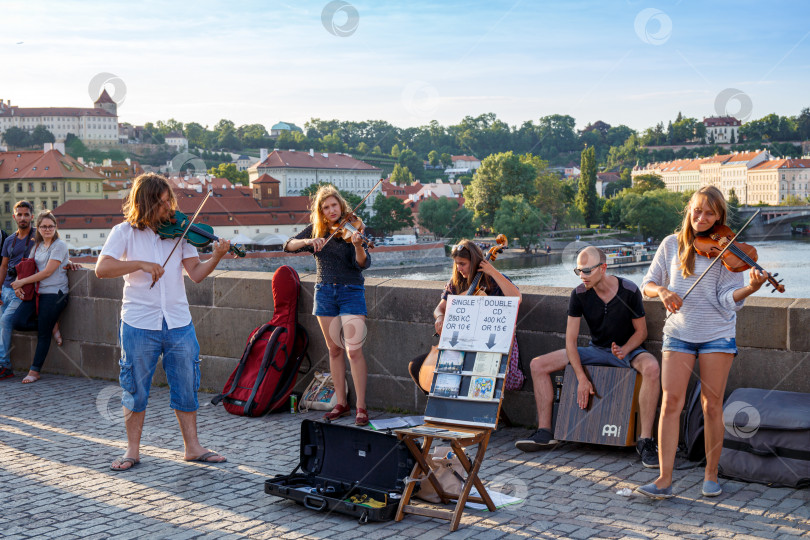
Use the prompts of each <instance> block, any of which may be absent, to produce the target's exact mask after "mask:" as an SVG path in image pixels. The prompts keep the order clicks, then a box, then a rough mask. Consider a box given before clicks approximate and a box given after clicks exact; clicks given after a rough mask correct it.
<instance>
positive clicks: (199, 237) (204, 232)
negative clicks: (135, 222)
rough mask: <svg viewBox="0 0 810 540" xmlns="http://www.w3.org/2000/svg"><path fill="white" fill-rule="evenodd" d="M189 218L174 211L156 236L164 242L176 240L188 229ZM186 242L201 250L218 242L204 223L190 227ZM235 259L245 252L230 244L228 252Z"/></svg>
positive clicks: (162, 224) (216, 237) (212, 229)
mask: <svg viewBox="0 0 810 540" xmlns="http://www.w3.org/2000/svg"><path fill="white" fill-rule="evenodd" d="M188 223H189V217H188V216H187V215H185V214H184V213H183V212H181V211H180V210H175V211H174V213H173V214H172V217H171V218H169V221H166V222H164V223H161V224H160V227H159V228H158V230H157V233H158V236H160V237H161V238H163V239H164V240H168V239H171V238H178V237H180V236H182V235H183V231H185V230H186V227H188ZM186 241H187V242H188V243H189V244H191V245H192V246H194V247H198V248H202V247H205V246H207V245H208V244H210V243H211V242H218V241H219V237H218V236H216V235H215V234H214V228H213V227H211V226H210V225H206V224H205V223H201V224H199V225H192V226H191V227H189V229H188V233H187V234H186ZM228 251H229V252H231V253H233V254H234V255H236V256H237V257H244V256H245V251H244V250H243V249H242V248H240V247H239V246H237V245H234V244H231V248H230V249H229V250H228Z"/></svg>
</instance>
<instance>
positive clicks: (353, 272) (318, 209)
mask: <svg viewBox="0 0 810 540" xmlns="http://www.w3.org/2000/svg"><path fill="white" fill-rule="evenodd" d="M349 212H351V208H349V205H348V204H347V203H346V201H345V200H344V199H343V197H341V196H340V193H339V192H338V190H337V188H335V186H332V185H325V186H321V188H320V189H318V192H317V193H316V194H315V196H314V197H313V199H312V208H311V214H310V221H311V222H312V223H311V224H310V225H309V226H307V227H306V228H305V229H304V230H303V231H301V232H300V233H298V234H297V235H295V236H294V237H292V238H290V239H289V240H287V241H286V242H285V243H284V251H290V252H294V253H297V252H299V251H309V252H311V253H313V254H314V255H315V265H316V269H317V283H316V284H315V302H314V305H313V310H312V314H313V315H315V316H316V317H317V318H318V324H320V326H321V331H322V332H323V337H324V339H325V340H326V347H327V348H328V349H329V369H330V371H331V372H332V380H333V381H334V383H335V391H336V393H337V405H335V408H334V409H332V410H331V411H330V412H328V413H326V414H325V415H324V418H326V419H329V420H335V419H337V418H340V417H342V416H346V415H348V414H350V413H351V409H350V408H349V404H348V396H346V362H345V360H344V359H343V351H344V349H345V351H346V355H347V356H348V357H349V365H350V366H351V370H352V381H353V382H354V390H355V393H356V395H357V403H356V406H357V415H356V417H355V424H357V425H358V426H365V425H367V424H368V411H367V410H366V380H367V378H368V370H367V368H366V359H365V357H364V356H363V341H364V340H365V336H366V314H367V311H366V296H365V287H364V286H363V283H364V280H363V273H362V272H363V270H365V269H366V268H368V267H369V265H370V264H371V256H370V255H369V253H368V250H367V249H366V248H365V246H364V245H363V242H364V237H363V236H362V231H363V229H362V225H361V228H360V230H359V232H354V233H352V234H351V236H348V235H346V236H340V235H337V234H336V235H334V236H331V235H332V233H333V232H335V231H334V230H335V229H336V228H337V227H338V225H339V224H340V222H341V219H342V218H343V217H344V216H345V215H347V214H348V213H349ZM330 236H331V238H330ZM346 237H348V238H349V241H346V240H344V238H346ZM327 240H328V241H327Z"/></svg>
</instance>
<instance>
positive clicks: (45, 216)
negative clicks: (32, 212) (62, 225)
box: [34, 210, 59, 244]
mask: <svg viewBox="0 0 810 540" xmlns="http://www.w3.org/2000/svg"><path fill="white" fill-rule="evenodd" d="M43 219H50V220H51V221H53V226H54V229H53V239H54V240H58V239H59V224H58V223H56V216H54V215H53V214H52V213H51V211H50V210H43V211H42V212H40V213H39V215H38V216H37V234H36V237H35V238H34V241H35V242H36V243H37V244H39V243H41V242H44V241H45V239H44V238H43V237H42V234H41V233H40V232H39V224H40V223H42V220H43Z"/></svg>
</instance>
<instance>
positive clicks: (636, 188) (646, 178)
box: [631, 174, 666, 193]
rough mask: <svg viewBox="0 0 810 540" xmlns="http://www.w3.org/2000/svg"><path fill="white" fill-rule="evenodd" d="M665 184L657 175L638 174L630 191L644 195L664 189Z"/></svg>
mask: <svg viewBox="0 0 810 540" xmlns="http://www.w3.org/2000/svg"><path fill="white" fill-rule="evenodd" d="M665 188H666V184H664V180H663V179H662V178H661V176H660V175H658V174H640V175H638V176H636V177H635V178H634V179H633V187H632V188H631V190H632V191H633V192H635V193H645V192H647V191H652V190H655V189H665Z"/></svg>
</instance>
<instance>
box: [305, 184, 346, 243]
mask: <svg viewBox="0 0 810 540" xmlns="http://www.w3.org/2000/svg"><path fill="white" fill-rule="evenodd" d="M329 197H334V198H335V199H337V202H338V204H340V213H341V215H343V214H346V213H347V212H350V211H351V208H349V203H347V202H346V200H345V199H344V198H343V197H342V196H341V195H340V192H339V191H338V189H337V188H336V187H335V186H333V185H332V184H326V185H323V186H321V187H320V188H318V191H317V192H316V193H315V195H313V196H312V204H311V213H310V215H309V220H310V222H312V238H322V237H323V236H325V235H326V233H327V232H329V226H330V225H331V223H330V222H329V219H327V217H326V216H325V215H324V213H323V208H322V206H323V203H324V201H325V200H326V199H328V198H329Z"/></svg>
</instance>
